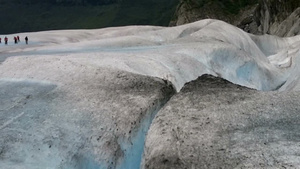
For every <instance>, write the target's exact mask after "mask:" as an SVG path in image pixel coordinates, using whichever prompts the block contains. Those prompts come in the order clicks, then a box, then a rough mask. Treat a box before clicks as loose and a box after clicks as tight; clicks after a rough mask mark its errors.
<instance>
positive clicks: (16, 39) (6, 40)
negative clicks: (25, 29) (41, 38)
mask: <svg viewBox="0 0 300 169" xmlns="http://www.w3.org/2000/svg"><path fill="white" fill-rule="evenodd" d="M1 40H2V39H1V37H0V43H2V41H1ZM14 42H15V44H17V43H19V42H20V37H19V36H14ZM25 42H26V44H28V37H27V36H26V37H25ZM7 43H8V38H7V37H6V36H5V38H4V44H5V45H7Z"/></svg>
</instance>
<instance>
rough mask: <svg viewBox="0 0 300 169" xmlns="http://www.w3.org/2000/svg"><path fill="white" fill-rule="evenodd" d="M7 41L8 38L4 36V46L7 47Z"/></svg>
mask: <svg viewBox="0 0 300 169" xmlns="http://www.w3.org/2000/svg"><path fill="white" fill-rule="evenodd" d="M7 41H8V38H7V37H6V36H5V38H4V42H5V45H7Z"/></svg>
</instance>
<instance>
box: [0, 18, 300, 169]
mask: <svg viewBox="0 0 300 169" xmlns="http://www.w3.org/2000/svg"><path fill="white" fill-rule="evenodd" d="M16 35H19V36H20V37H25V36H28V37H29V44H28V45H26V44H25V43H24V42H23V41H21V43H19V44H12V43H11V42H10V43H9V44H8V45H4V44H1V45H0V86H1V88H0V105H1V107H0V168H5V169H16V168H17V169H19V168H20V169H23V168H24V169H27V168H28V169H29V168H30V169H39V168H46V169H47V168H48V169H56V168H61V169H79V168H86V169H95V168H97V169H99V168H100V169H102V168H105V169H106V168H122V169H128V168H139V166H140V167H141V168H147V166H148V168H151V165H152V164H151V163H148V162H149V161H150V162H151V159H150V157H151V155H152V154H153V153H154V152H152V151H155V153H157V152H156V149H157V148H161V146H162V145H165V143H164V142H161V141H164V139H166V138H168V137H167V136H166V137H163V136H164V135H162V134H159V132H158V131H160V130H162V128H164V127H166V126H164V127H161V128H160V127H158V126H157V125H159V124H160V123H161V122H162V121H164V122H165V121H168V120H166V119H165V117H166V118H167V119H169V118H168V117H172V116H173V115H172V114H174V112H173V113H172V111H171V110H173V109H170V106H173V107H174V106H175V107H176V106H178V105H181V104H182V103H187V105H189V104H191V105H194V104H195V103H191V102H188V101H187V100H186V99H188V98H185V97H182V96H181V95H180V93H182V89H184V88H185V87H184V86H185V85H187V84H188V83H190V82H193V81H194V80H196V79H197V78H198V77H203V75H206V74H209V75H212V76H214V77H218V78H221V79H225V80H227V81H228V83H229V82H230V83H233V84H236V85H239V86H243V87H245V88H247V89H249V90H250V91H253V90H255V91H258V93H261V92H262V93H269V92H271V93H272V92H279V93H296V94H297V93H298V91H299V89H300V85H299V73H300V68H299V66H298V65H299V63H300V60H299V59H300V52H299V49H300V36H295V37H289V38H279V37H276V36H271V35H262V36H256V35H252V34H248V33H246V32H244V31H242V30H240V29H238V28H236V27H234V26H232V25H230V24H227V23H225V22H223V21H219V20H211V19H207V20H201V21H198V22H194V23H190V24H186V25H181V26H176V27H157V26H125V27H112V28H104V29H94V30H53V31H42V32H31V33H19V34H12V35H0V36H1V37H2V36H7V37H9V38H11V37H13V36H16ZM200 81H201V80H200ZM216 81H217V82H219V81H218V80H216ZM199 83H200V82H199ZM201 83H202V82H201ZM222 83H223V82H222ZM226 83H227V82H226ZM204 86H205V84H204ZM211 86H213V85H211ZM209 87H210V85H207V88H209ZM204 90H205V89H204ZM245 90H246V89H245ZM193 92H195V93H197V92H196V91H193ZM193 92H192V93H193ZM233 92H236V91H235V90H233ZM248 92H249V91H246V93H248ZM187 93H188V92H187ZM220 93H222V92H221V91H220ZM250 93H251V92H250ZM200 94H201V93H200ZM258 95H259V94H258ZM276 96H277V97H281V96H280V95H279V94H278V95H276ZM177 97H179V98H181V97H182V98H181V99H182V100H181V99H179V100H176V99H175V98H177ZM270 97H271V96H270ZM294 97H296V98H297V97H298V95H296V96H294ZM172 98H174V99H173V100H172ZM262 98H268V97H267V96H264V95H263V96H262ZM272 98H273V97H272ZM283 98H285V96H284V97H283ZM169 100H171V101H169ZM174 100H175V101H174ZM197 100H199V105H201V104H202V102H200V101H201V99H200V98H197V99H196V100H195V101H196V102H197ZM216 100H217V99H216ZM257 100H258V99H257ZM291 100H294V98H293V99H291ZM212 101H213V100H211V102H212ZM180 102H182V103H180ZM249 102H250V103H253V100H250V101H249ZM262 102H264V100H262ZM169 103H170V104H169ZM221 103H222V105H223V104H227V103H223V101H222V102H221ZM292 103H294V102H292ZM203 104H204V103H203ZM207 104H208V103H207ZM247 104H248V103H247ZM251 106H253V105H251ZM295 106H296V108H298V107H297V106H298V105H297V104H296V105H295ZM205 107H207V106H205ZM208 107H209V106H208ZM233 107H234V108H236V109H237V110H239V109H242V108H243V107H239V106H236V107H235V106H233ZM262 107H263V106H262ZM177 109H178V111H180V112H182V113H185V110H186V111H187V110H190V109H189V108H186V107H185V106H184V105H181V106H179V107H178V108H177ZM261 109H263V108H261ZM299 109H300V107H299ZM161 110H163V111H161ZM208 110H209V111H211V112H214V113H216V112H218V111H220V112H222V111H221V110H215V109H214V108H213V106H212V108H209V109H208ZM229 110H230V111H232V109H231V108H228V109H227V107H226V111H229ZM247 110H249V111H251V110H252V109H251V108H249V109H247ZM268 111H270V110H269V109H268ZM276 111H277V110H276ZM276 111H274V112H276ZM278 111H279V110H278ZM197 112H201V111H200V110H199V111H197ZM280 112H284V110H280V111H279V113H280ZM156 114H157V115H156ZM175 114H176V113H175ZM174 116H175V115H174ZM194 116H195V114H193V117H194ZM198 116H199V115H198ZM216 116H217V115H216ZM177 118H180V116H178V117H177ZM195 118H196V117H195ZM152 119H154V123H153V124H152ZM170 119H172V118H170ZM174 121H175V120H174ZM166 123H170V122H166ZM188 123H190V122H189V120H186V121H183V122H182V126H184V124H188ZM163 124H165V123H163ZM178 124H181V121H180V122H178ZM174 125H175V124H174ZM241 125H243V124H241ZM149 127H150V132H149V134H147V131H148V128H149ZM170 127H172V126H171V125H170ZM168 130H169V129H168V128H166V131H168ZM161 132H163V133H164V132H165V131H161ZM234 137H236V138H237V139H238V137H240V135H238V134H237V135H234ZM144 139H146V145H145V147H146V152H145V153H144V155H143V151H144ZM186 139H188V138H186ZM208 140H209V139H208ZM157 143H160V144H159V145H156V144H157ZM192 143H193V144H200V143H198V142H192ZM174 144H176V142H174V143H172V144H170V145H174ZM165 146H166V147H167V145H165ZM171 149H172V148H170V151H169V149H168V147H167V148H165V149H164V148H161V149H158V150H157V151H159V152H160V153H161V152H162V154H164V152H166V153H165V154H167V152H171V153H174V152H173V150H172V151H171ZM184 150H186V149H184ZM178 151H179V150H178ZM241 152H242V150H240V153H241ZM155 153H154V154H155ZM171 157H173V156H170V158H171ZM178 157H180V158H181V156H180V155H179V156H178ZM161 159H163V158H161ZM145 160H146V161H145ZM147 160H149V161H147ZM154 161H155V160H154ZM168 161H171V160H168V159H167V161H165V162H168ZM296 161H297V160H296ZM175 163H176V161H175ZM148 164H149V165H148ZM150 164H151V165H150ZM156 164H160V163H156ZM164 164H165V163H163V164H161V165H162V166H163V165H164ZM199 164H200V163H199ZM218 165H220V166H222V165H223V164H221V163H220V164H219V163H218ZM154 166H155V163H154ZM195 166H197V165H195ZM155 167H156V168H159V166H155ZM190 167H192V166H190ZM216 167H219V166H216ZM231 167H232V166H231Z"/></svg>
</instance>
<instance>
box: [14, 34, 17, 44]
mask: <svg viewBox="0 0 300 169" xmlns="http://www.w3.org/2000/svg"><path fill="white" fill-rule="evenodd" d="M14 40H15V44H17V43H18V39H17V37H15V36H14Z"/></svg>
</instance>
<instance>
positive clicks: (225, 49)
mask: <svg viewBox="0 0 300 169" xmlns="http://www.w3.org/2000/svg"><path fill="white" fill-rule="evenodd" d="M20 35H21V36H25V35H28V36H29V39H30V43H31V44H32V45H30V46H25V45H23V46H22V47H20V46H14V45H9V47H6V46H5V47H4V46H2V47H1V51H2V55H3V56H1V57H2V60H3V58H6V57H10V56H23V55H26V56H35V57H38V56H42V55H52V56H61V55H63V56H64V57H73V56H76V57H79V58H80V59H82V60H83V61H82V63H83V64H84V63H86V62H91V60H92V63H93V65H95V66H99V67H112V68H117V69H121V70H125V71H129V72H133V73H137V74H142V75H147V76H155V77H160V78H163V79H167V80H170V81H171V82H172V83H173V84H174V85H175V86H176V88H177V90H178V91H179V90H180V88H181V87H182V86H183V85H184V84H185V83H186V82H188V81H191V80H194V79H196V78H197V77H198V76H200V75H202V74H204V73H208V74H213V75H218V76H220V77H223V78H225V79H228V80H230V81H232V82H234V83H238V84H241V85H245V86H247V87H251V88H255V89H258V90H275V89H277V88H278V87H280V86H281V85H283V83H285V81H286V80H287V76H286V73H288V74H290V73H291V72H293V70H292V68H291V69H290V67H289V65H286V66H284V67H285V69H282V68H281V67H280V65H283V64H282V63H283V62H284V63H286V62H289V61H290V60H291V59H293V58H294V59H295V60H296V58H297V57H299V54H298V53H297V51H298V50H299V45H297V44H299V40H300V37H299V36H297V37H292V38H285V39H281V38H276V37H269V36H268V35H266V36H261V37H259V36H254V35H250V34H247V33H245V32H243V31H242V30H240V29H238V28H236V27H233V26H232V25H229V24H227V23H225V22H222V21H217V20H202V21H199V22H195V23H191V24H187V25H183V26H178V27H169V28H164V27H153V26H128V27H117V28H107V29H99V30H65V31H48V32H37V33H28V34H20ZM284 52H288V53H289V55H287V54H286V53H284ZM275 54H276V55H277V56H276V58H280V59H278V60H274V59H272V58H271V59H270V58H268V57H269V56H271V55H275ZM269 60H271V61H269ZM21 62H22V61H21ZM8 64H9V63H8ZM8 67H9V65H8ZM5 69H9V68H5V64H3V71H4V70H5ZM286 69H288V70H286Z"/></svg>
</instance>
